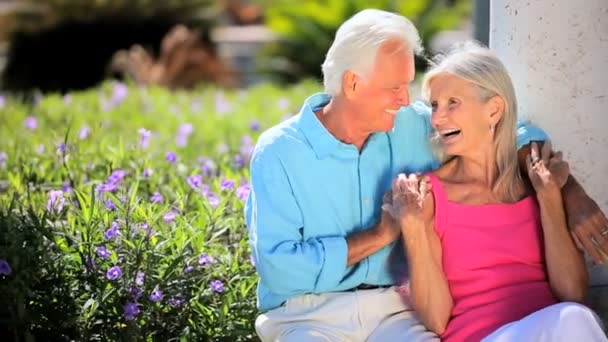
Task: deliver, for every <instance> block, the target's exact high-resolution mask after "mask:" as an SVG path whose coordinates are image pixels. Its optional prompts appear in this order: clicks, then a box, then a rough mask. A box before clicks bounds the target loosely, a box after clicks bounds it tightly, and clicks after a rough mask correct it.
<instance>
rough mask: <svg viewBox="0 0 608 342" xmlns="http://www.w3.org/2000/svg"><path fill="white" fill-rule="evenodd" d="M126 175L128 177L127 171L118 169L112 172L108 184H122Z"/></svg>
mask: <svg viewBox="0 0 608 342" xmlns="http://www.w3.org/2000/svg"><path fill="white" fill-rule="evenodd" d="M126 175H127V172H126V171H125V170H121V169H116V170H114V171H112V173H111V174H110V176H108V180H107V183H110V184H120V183H121V182H122V180H123V179H124V178H125V176H126Z"/></svg>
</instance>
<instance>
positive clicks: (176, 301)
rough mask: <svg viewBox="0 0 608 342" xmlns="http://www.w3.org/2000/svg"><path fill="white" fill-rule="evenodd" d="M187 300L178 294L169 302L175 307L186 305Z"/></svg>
mask: <svg viewBox="0 0 608 342" xmlns="http://www.w3.org/2000/svg"><path fill="white" fill-rule="evenodd" d="M185 302H186V301H185V300H184V298H183V296H182V295H181V294H177V295H176V296H175V297H173V298H171V300H170V301H169V304H170V305H171V306H172V307H174V308H179V307H181V306H182V305H184V303H185Z"/></svg>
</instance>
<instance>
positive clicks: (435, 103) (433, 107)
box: [431, 102, 437, 112]
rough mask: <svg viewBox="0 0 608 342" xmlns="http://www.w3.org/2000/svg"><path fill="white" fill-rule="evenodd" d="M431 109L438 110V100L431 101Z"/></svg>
mask: <svg viewBox="0 0 608 342" xmlns="http://www.w3.org/2000/svg"><path fill="white" fill-rule="evenodd" d="M431 110H432V111H433V112H434V111H436V110H437V102H431Z"/></svg>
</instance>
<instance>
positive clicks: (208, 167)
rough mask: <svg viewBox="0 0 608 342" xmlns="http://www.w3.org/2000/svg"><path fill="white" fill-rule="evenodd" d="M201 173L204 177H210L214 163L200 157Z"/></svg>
mask: <svg viewBox="0 0 608 342" xmlns="http://www.w3.org/2000/svg"><path fill="white" fill-rule="evenodd" d="M199 162H201V164H202V166H201V172H202V173H203V175H204V176H205V177H211V176H213V174H214V173H215V163H214V162H213V160H212V159H210V158H207V157H202V158H201V160H200V161H199Z"/></svg>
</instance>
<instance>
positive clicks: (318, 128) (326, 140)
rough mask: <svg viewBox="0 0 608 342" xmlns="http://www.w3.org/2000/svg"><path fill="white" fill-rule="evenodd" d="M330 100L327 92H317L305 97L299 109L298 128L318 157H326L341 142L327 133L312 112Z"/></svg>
mask: <svg viewBox="0 0 608 342" xmlns="http://www.w3.org/2000/svg"><path fill="white" fill-rule="evenodd" d="M330 100H331V96H329V95H328V94H326V93H317V94H314V95H312V96H310V97H309V98H307V99H306V101H304V105H303V106H302V109H300V120H299V127H300V130H301V131H302V132H303V133H304V136H305V137H306V140H308V143H309V144H310V146H312V149H313V150H314V151H315V154H316V155H317V158H319V159H322V158H324V157H327V156H328V155H330V154H331V153H332V152H334V151H335V150H336V148H338V146H340V144H342V143H341V142H340V141H339V140H338V139H336V137H334V136H333V135H332V134H331V133H329V131H328V130H327V128H325V126H323V124H322V123H321V121H319V119H318V118H317V116H316V115H315V113H314V110H316V109H318V108H320V107H323V106H325V105H326V104H328V103H329V101H330Z"/></svg>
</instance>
